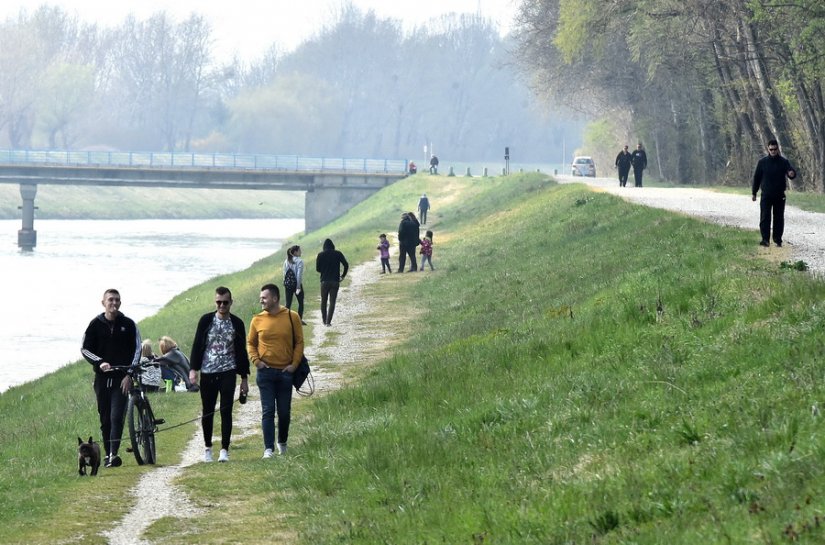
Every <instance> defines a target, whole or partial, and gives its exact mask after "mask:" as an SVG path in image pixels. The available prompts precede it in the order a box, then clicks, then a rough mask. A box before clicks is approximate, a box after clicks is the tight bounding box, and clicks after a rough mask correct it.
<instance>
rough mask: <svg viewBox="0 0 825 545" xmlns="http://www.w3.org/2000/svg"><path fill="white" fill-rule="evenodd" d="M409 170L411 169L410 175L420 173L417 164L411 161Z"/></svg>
mask: <svg viewBox="0 0 825 545" xmlns="http://www.w3.org/2000/svg"><path fill="white" fill-rule="evenodd" d="M409 169H410V175H413V174H416V173H417V172H418V167H417V166H415V163H413V162H412V161H410V166H409Z"/></svg>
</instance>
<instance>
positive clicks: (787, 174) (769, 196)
mask: <svg viewBox="0 0 825 545" xmlns="http://www.w3.org/2000/svg"><path fill="white" fill-rule="evenodd" d="M786 178H787V179H791V180H793V179H794V178H796V170H795V169H794V167H793V166H791V163H790V161H788V160H787V159H785V158H784V157H782V155H781V154H780V153H779V143H778V142H777V141H776V140H770V141H768V155H766V156H765V157H763V158H762V159H760V160H759V162H758V163H757V164H756V172H754V173H753V187H752V191H751V192H752V193H753V199H752V200H753V201H756V194H757V193H758V192H759V189H760V188H761V189H762V198H761V199H760V201H759V210H760V214H759V231H760V232H761V234H762V241H761V242H760V243H759V244H760V245H762V246H769V245H770V242H769V240H770V238H771V216H773V241H774V243H775V244H776V245H777V246H782V234H783V233H784V231H785V191H786V190H787V189H788V181H787V179H786Z"/></svg>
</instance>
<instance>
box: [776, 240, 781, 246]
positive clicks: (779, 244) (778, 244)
mask: <svg viewBox="0 0 825 545" xmlns="http://www.w3.org/2000/svg"><path fill="white" fill-rule="evenodd" d="M776 245H777V246H779V247H780V248H781V247H782V241H781V240H780V241H779V242H777V243H776Z"/></svg>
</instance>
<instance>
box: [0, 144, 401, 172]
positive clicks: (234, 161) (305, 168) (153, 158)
mask: <svg viewBox="0 0 825 545" xmlns="http://www.w3.org/2000/svg"><path fill="white" fill-rule="evenodd" d="M0 164H41V165H42V164H52V165H64V166H120V167H140V168H147V167H148V168H152V167H156V168H168V167H174V168H222V169H227V168H231V169H240V170H244V169H245V170H287V171H301V172H325V171H335V172H363V173H393V174H403V173H405V172H407V161H406V160H404V159H356V158H329V157H302V156H299V155H258V154H249V153H191V152H153V151H150V152H138V151H79V150H0Z"/></svg>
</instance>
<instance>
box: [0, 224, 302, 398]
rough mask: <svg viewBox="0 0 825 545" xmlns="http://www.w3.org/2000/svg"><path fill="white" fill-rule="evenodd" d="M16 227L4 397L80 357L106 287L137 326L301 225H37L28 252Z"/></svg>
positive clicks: (4, 254)
mask: <svg viewBox="0 0 825 545" xmlns="http://www.w3.org/2000/svg"><path fill="white" fill-rule="evenodd" d="M20 226H21V224H20V220H0V278H2V284H0V285H2V288H3V289H2V291H1V292H0V293H2V299H3V301H2V306H3V308H4V309H5V310H4V311H3V313H2V317H0V392H3V391H5V390H7V389H8V388H10V387H11V386H14V385H17V384H22V383H23V382H27V381H30V380H33V379H36V378H38V377H40V376H42V375H44V374H46V373H48V372H50V371H54V370H55V369H57V368H58V367H61V366H63V365H66V364H69V363H72V362H74V361H77V360H78V359H80V345H81V342H82V339H83V332H84V331H85V330H86V326H87V325H88V324H89V321H90V320H91V319H92V318H93V317H94V316H95V315H97V314H99V313H100V312H102V311H103V307H102V306H101V304H100V301H101V299H102V295H103V291H104V290H105V289H107V288H117V289H118V290H119V291H120V294H121V297H122V299H123V306H122V307H121V310H122V311H123V312H124V314H126V315H127V316H129V317H130V318H132V319H133V320H135V321H136V322H137V321H139V320H141V319H143V318H145V317H147V316H151V315H152V314H154V313H155V312H157V311H158V309H160V308H161V307H162V306H163V305H165V304H166V303H167V302H168V301H169V300H170V299H171V298H172V297H174V296H175V295H177V294H178V293H180V292H182V291H184V290H185V289H187V288H190V287H192V286H194V285H195V284H199V283H201V282H203V281H206V280H208V279H209V278H212V277H214V276H216V275H219V274H224V273H229V272H235V271H239V270H243V269H245V268H246V267H248V266H249V265H251V264H252V263H253V262H255V261H257V260H258V259H261V258H263V257H265V256H267V255H270V254H272V253H274V252H275V251H277V250H278V249H279V248H280V247H281V245H282V241H283V240H285V239H286V238H287V237H289V236H290V235H292V234H294V233H297V232H299V231H302V230H303V228H304V220H302V219H288V220H284V219H277V220H265V219H244V220H237V219H233V220H227V219H221V220H136V221H119V220H118V221H113V220H112V221H110V220H36V221H35V229H36V230H37V247H36V248H35V250H34V251H33V252H21V251H20V250H19V249H18V248H17V230H18V229H20Z"/></svg>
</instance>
